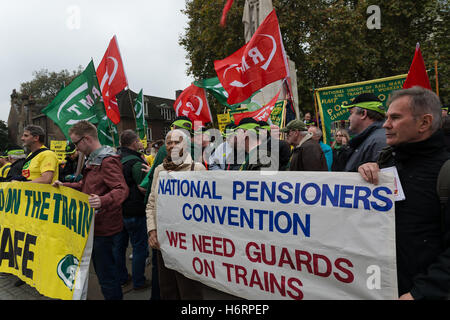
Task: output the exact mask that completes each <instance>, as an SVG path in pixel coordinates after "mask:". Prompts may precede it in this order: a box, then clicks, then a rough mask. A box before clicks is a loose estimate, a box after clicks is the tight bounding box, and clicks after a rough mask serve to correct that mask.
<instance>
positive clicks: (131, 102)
mask: <svg viewBox="0 0 450 320" xmlns="http://www.w3.org/2000/svg"><path fill="white" fill-rule="evenodd" d="M127 91H128V98H129V99H130V106H131V110H132V111H133V117H134V123H135V124H136V112H135V111H134V104H133V99H131V93H130V87H128V88H127ZM142 107H144V106H142ZM136 130H137V126H136Z"/></svg>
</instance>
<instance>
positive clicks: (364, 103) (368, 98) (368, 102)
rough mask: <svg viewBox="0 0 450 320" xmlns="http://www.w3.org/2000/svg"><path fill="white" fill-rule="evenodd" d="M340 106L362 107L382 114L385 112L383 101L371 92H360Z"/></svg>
mask: <svg viewBox="0 0 450 320" xmlns="http://www.w3.org/2000/svg"><path fill="white" fill-rule="evenodd" d="M341 107H342V108H354V107H358V108H362V109H366V110H372V111H376V112H378V113H381V114H382V115H384V114H386V108H385V107H384V106H383V103H382V102H381V100H380V99H378V97H377V96H376V95H374V94H373V93H362V94H360V95H359V96H357V97H356V98H355V99H353V101H352V102H351V103H350V104H348V105H341Z"/></svg>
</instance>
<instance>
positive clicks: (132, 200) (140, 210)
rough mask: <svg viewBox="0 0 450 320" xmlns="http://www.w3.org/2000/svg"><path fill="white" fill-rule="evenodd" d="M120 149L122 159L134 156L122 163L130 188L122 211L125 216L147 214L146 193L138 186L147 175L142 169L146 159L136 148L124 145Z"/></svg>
mask: <svg viewBox="0 0 450 320" xmlns="http://www.w3.org/2000/svg"><path fill="white" fill-rule="evenodd" d="M120 151H121V152H120V159H121V161H122V160H123V159H125V158H126V157H128V156H130V155H133V156H134V157H133V158H132V159H130V160H128V161H126V162H125V163H122V171H123V176H124V178H125V181H126V182H127V185H128V188H129V194H128V198H127V199H126V200H125V201H124V202H123V204H122V213H123V215H124V216H125V217H142V216H145V206H146V204H145V202H144V199H145V194H144V193H142V192H141V191H140V190H139V188H138V185H139V184H140V183H141V182H142V180H143V179H144V177H145V172H143V171H142V164H145V160H144V159H142V156H141V154H140V153H139V152H136V151H134V150H131V149H128V148H125V147H122V148H120Z"/></svg>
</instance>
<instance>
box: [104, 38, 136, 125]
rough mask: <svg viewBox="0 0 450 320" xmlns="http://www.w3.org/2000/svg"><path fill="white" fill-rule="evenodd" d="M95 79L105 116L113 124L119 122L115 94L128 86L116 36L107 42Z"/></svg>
mask: <svg viewBox="0 0 450 320" xmlns="http://www.w3.org/2000/svg"><path fill="white" fill-rule="evenodd" d="M97 78H98V81H99V84H100V90H101V92H102V96H103V103H104V105H105V110H106V115H107V116H108V118H109V119H111V121H112V122H113V123H114V124H118V123H119V122H120V112H119V107H118V105H117V100H116V94H118V93H119V92H120V91H122V90H123V89H124V88H125V87H126V86H128V81H127V77H126V75H125V70H124V68H123V63H122V58H121V56H120V51H119V45H118V44H117V39H116V36H114V37H113V38H112V39H111V41H110V42H109V46H108V49H106V52H105V55H104V56H103V59H102V61H101V62H100V64H99V66H98V68H97Z"/></svg>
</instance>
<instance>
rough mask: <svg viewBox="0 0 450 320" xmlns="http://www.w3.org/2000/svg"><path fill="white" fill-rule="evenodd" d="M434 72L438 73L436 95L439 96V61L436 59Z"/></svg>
mask: <svg viewBox="0 0 450 320" xmlns="http://www.w3.org/2000/svg"><path fill="white" fill-rule="evenodd" d="M434 72H435V74H436V95H437V96H438V97H439V78H438V61H437V60H434Z"/></svg>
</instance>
